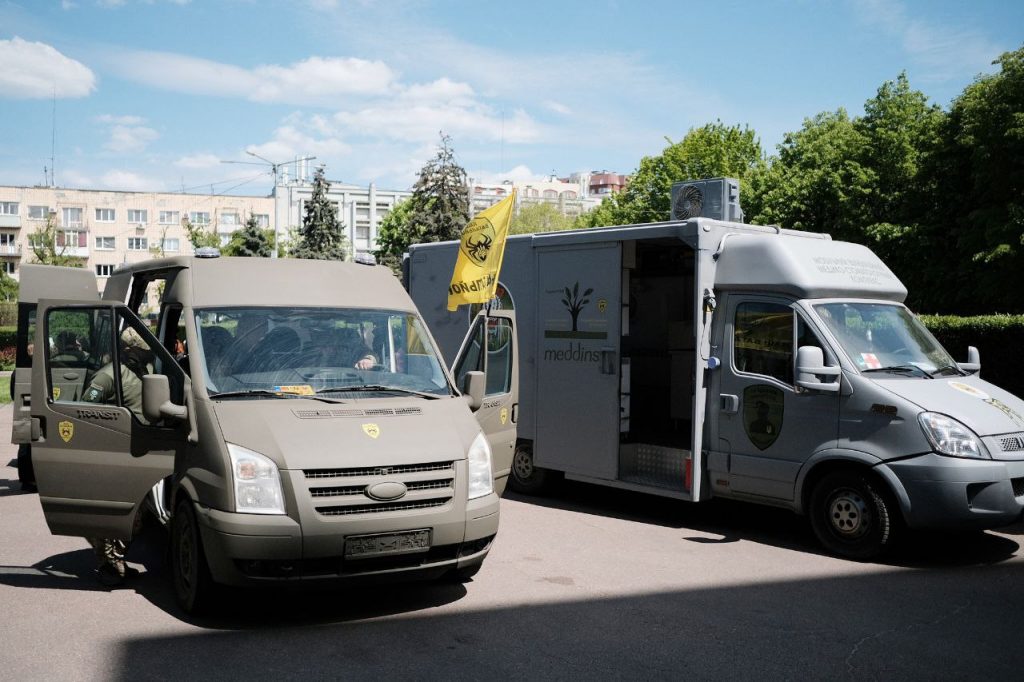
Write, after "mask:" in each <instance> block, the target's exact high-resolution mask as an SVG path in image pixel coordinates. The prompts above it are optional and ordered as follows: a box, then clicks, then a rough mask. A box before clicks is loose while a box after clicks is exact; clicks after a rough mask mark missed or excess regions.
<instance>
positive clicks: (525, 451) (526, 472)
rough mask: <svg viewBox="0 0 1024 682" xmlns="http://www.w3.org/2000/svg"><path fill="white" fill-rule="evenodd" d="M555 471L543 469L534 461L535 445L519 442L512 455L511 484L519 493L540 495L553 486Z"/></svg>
mask: <svg viewBox="0 0 1024 682" xmlns="http://www.w3.org/2000/svg"><path fill="white" fill-rule="evenodd" d="M553 473H554V472H552V471H548V470H547V469H542V468H540V467H538V466H536V465H535V464H534V463H533V446H532V445H531V444H529V443H519V444H518V445H516V451H515V453H514V454H513V455H512V473H511V475H510V476H509V483H508V484H509V486H510V487H511V488H512V490H514V491H516V492H517V493H523V494H524V495H540V494H541V493H543V492H544V491H546V490H547V489H548V488H549V487H550V486H551V479H552V478H553V476H552V474H553Z"/></svg>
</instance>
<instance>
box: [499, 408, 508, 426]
mask: <svg viewBox="0 0 1024 682" xmlns="http://www.w3.org/2000/svg"><path fill="white" fill-rule="evenodd" d="M498 418H499V419H501V423H502V424H504V423H505V422H507V421H508V408H507V407H503V408H501V412H499V413H498Z"/></svg>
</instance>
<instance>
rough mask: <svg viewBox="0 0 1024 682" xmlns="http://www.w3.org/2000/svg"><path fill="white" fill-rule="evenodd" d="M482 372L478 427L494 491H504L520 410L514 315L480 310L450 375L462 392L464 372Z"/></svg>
mask: <svg viewBox="0 0 1024 682" xmlns="http://www.w3.org/2000/svg"><path fill="white" fill-rule="evenodd" d="M471 371H479V372H483V373H484V374H485V375H486V377H487V381H486V389H485V390H484V401H483V404H482V405H481V406H480V409H478V410H477V411H476V418H477V421H479V422H480V428H481V429H483V432H484V435H486V436H487V440H488V442H489V443H490V445H491V456H492V458H493V459H492V462H491V466H492V468H493V471H494V491H495V492H496V493H498V494H499V495H500V494H501V493H502V492H503V491H504V490H505V484H506V483H507V482H508V475H509V472H510V471H511V470H512V455H513V454H514V453H515V447H516V417H517V412H518V408H519V348H518V345H517V343H516V324H515V313H514V312H512V311H511V310H492V311H490V312H486V311H481V312H480V313H479V314H478V315H477V316H476V319H475V320H473V324H471V325H470V327H469V333H468V334H467V335H466V339H465V341H463V342H462V348H460V349H459V353H458V355H456V356H455V362H454V363H453V364H452V375H453V376H454V377H455V381H456V384H457V386H458V387H459V389H462V387H463V382H464V381H465V377H466V373H467V372H471Z"/></svg>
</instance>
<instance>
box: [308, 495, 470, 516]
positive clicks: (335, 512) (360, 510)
mask: <svg viewBox="0 0 1024 682" xmlns="http://www.w3.org/2000/svg"><path fill="white" fill-rule="evenodd" d="M451 499H452V498H451V497H450V496H449V497H441V498H434V499H429V500H416V501H409V502H380V503H374V504H354V505H351V506H343V507H342V506H338V507H317V508H316V510H317V511H318V512H319V513H321V514H323V515H324V516H345V515H348V514H379V513H381V512H394V511H410V510H413V509H430V508H431V507H443V506H444V505H446V504H448V503H449V502H451Z"/></svg>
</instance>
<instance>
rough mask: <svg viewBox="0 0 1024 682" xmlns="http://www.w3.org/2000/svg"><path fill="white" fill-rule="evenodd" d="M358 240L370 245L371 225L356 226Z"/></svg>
mask: <svg viewBox="0 0 1024 682" xmlns="http://www.w3.org/2000/svg"><path fill="white" fill-rule="evenodd" d="M356 239H358V240H359V241H361V242H365V243H369V241H370V226H369V225H356Z"/></svg>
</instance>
